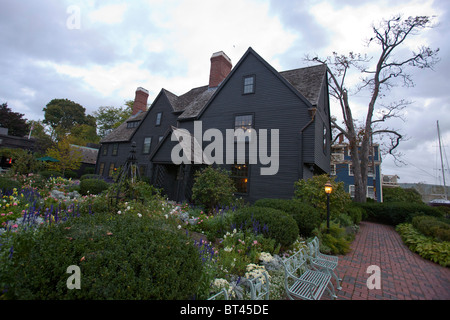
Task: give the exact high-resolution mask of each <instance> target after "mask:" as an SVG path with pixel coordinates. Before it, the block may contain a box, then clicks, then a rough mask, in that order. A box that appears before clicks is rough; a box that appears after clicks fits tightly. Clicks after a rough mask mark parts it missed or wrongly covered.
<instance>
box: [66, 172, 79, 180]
mask: <svg viewBox="0 0 450 320" xmlns="http://www.w3.org/2000/svg"><path fill="white" fill-rule="evenodd" d="M64 177H66V178H67V179H76V178H78V173H76V172H75V171H73V170H66V172H64Z"/></svg>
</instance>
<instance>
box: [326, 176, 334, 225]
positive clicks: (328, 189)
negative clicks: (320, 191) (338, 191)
mask: <svg viewBox="0 0 450 320" xmlns="http://www.w3.org/2000/svg"><path fill="white" fill-rule="evenodd" d="M332 191H333V187H332V185H331V183H330V181H328V182H327V183H325V193H326V194H327V232H329V231H330V193H331V192H332Z"/></svg>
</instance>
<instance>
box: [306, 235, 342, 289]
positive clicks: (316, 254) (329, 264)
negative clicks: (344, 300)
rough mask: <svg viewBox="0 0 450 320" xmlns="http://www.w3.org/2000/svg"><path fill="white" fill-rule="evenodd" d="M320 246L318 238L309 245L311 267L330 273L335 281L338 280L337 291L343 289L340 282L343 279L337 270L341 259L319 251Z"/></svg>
mask: <svg viewBox="0 0 450 320" xmlns="http://www.w3.org/2000/svg"><path fill="white" fill-rule="evenodd" d="M319 246H320V244H319V239H318V238H317V237H315V238H314V239H313V240H312V241H311V242H309V243H308V249H309V252H308V253H309V259H310V262H311V265H312V266H313V268H314V269H316V270H320V271H326V272H328V273H330V275H331V276H332V277H333V278H334V279H336V286H337V287H336V289H337V290H341V289H342V287H341V284H340V282H341V281H342V279H341V278H340V277H339V276H338V273H337V270H336V269H337V266H338V261H339V260H338V259H339V258H338V257H337V256H331V255H326V254H323V253H321V252H320V250H319Z"/></svg>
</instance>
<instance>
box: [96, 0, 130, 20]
mask: <svg viewBox="0 0 450 320" xmlns="http://www.w3.org/2000/svg"><path fill="white" fill-rule="evenodd" d="M126 9H127V4H126V3H121V4H111V5H106V6H103V7H101V8H100V9H97V10H95V11H92V12H90V13H89V18H90V20H91V21H92V22H102V23H106V24H115V23H120V22H122V21H123V15H124V13H125V11H126Z"/></svg>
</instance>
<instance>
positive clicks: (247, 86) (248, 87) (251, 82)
mask: <svg viewBox="0 0 450 320" xmlns="http://www.w3.org/2000/svg"><path fill="white" fill-rule="evenodd" d="M243 92H244V94H250V93H255V76H254V75H251V76H245V77H244V91H243Z"/></svg>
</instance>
